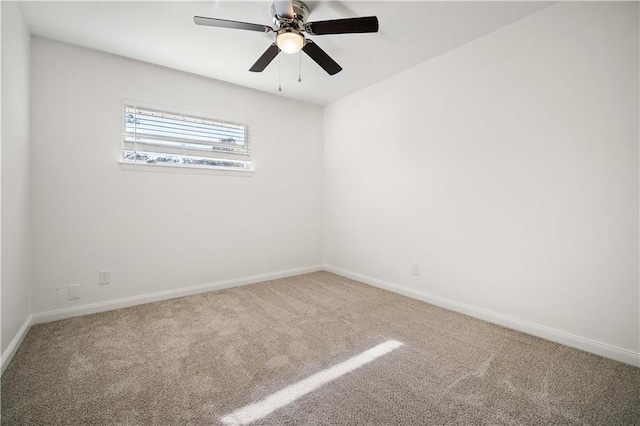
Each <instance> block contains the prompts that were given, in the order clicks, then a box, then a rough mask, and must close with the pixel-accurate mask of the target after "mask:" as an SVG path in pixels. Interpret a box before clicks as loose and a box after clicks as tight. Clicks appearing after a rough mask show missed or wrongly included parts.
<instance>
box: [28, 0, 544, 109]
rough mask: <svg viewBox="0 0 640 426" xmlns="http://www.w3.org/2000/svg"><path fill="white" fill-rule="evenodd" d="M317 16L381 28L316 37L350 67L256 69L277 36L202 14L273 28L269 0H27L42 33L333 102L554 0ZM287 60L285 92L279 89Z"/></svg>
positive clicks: (338, 7)
mask: <svg viewBox="0 0 640 426" xmlns="http://www.w3.org/2000/svg"><path fill="white" fill-rule="evenodd" d="M306 3H307V5H308V6H309V9H310V11H311V12H310V17H309V21H319V20H325V19H336V18H347V17H354V16H369V15H376V16H377V17H378V19H379V22H380V32H378V33H375V34H345V35H325V36H317V37H312V38H313V40H314V41H316V42H317V43H318V45H319V46H320V47H321V48H322V49H324V50H325V51H326V52H327V53H328V54H329V55H331V56H332V57H333V58H334V60H336V62H338V63H339V64H340V65H341V66H342V67H343V71H342V72H340V73H338V74H336V75H335V76H329V75H327V74H326V73H325V72H324V71H323V70H322V69H321V68H320V67H319V66H317V65H316V64H315V63H314V62H313V61H311V59H310V58H308V57H307V56H306V55H302V82H301V83H298V82H297V79H298V65H299V55H298V54H296V55H287V54H284V53H281V54H280V55H279V56H278V58H276V59H275V60H274V61H273V62H272V63H271V64H270V65H269V66H268V67H267V69H266V70H265V71H264V72H262V73H252V72H249V71H248V69H249V68H250V67H251V65H252V64H253V63H254V62H255V61H256V60H257V59H258V57H259V56H260V55H261V54H262V52H263V51H264V50H265V49H266V48H267V47H268V46H269V45H270V43H271V42H272V39H273V35H272V34H271V35H270V34H262V33H257V32H252V31H241V30H230V29H224V28H213V27H202V26H197V25H195V24H194V23H193V16H194V15H202V16H210V17H216V18H223V19H231V20H239V21H246V22H254V23H259V24H266V25H271V24H272V21H271V17H270V14H269V6H270V4H271V2H269V1H258V2H237V1H233V2H229V1H210V2H166V1H160V2H148V1H147V2H96V1H90V2H79V1H74V2H51V1H48V2H22V3H20V9H21V10H22V12H23V14H24V17H25V20H26V22H27V24H28V26H29V28H30V29H31V32H32V33H33V34H35V35H38V36H41V37H46V38H50V39H54V40H59V41H63V42H66V43H71V44H76V45H79V46H85V47H89V48H92V49H97V50H102V51H105V52H109V53H114V54H117V55H122V56H126V57H129V58H134V59H138V60H142V61H146V62H151V63H154V64H158V65H163V66H166V67H170V68H174V69H178V70H182V71H187V72H191V73H194V74H200V75H203V76H207V77H212V78H215V79H218V80H223V81H226V82H230V83H235V84H239V85H242V86H246V87H251V88H254V89H258V90H262V91H265V92H270V93H274V94H279V95H281V96H285V97H289V98H293V99H298V100H302V101H306V102H311V103H315V104H321V105H324V104H328V103H330V102H332V101H334V100H336V99H339V98H341V97H344V96H346V95H349V94H350V93H353V92H355V91H357V90H360V89H362V88H364V87H366V86H369V85H371V84H373V83H376V82H378V81H380V80H382V79H384V78H386V77H389V76H391V75H393V74H396V73H398V72H400V71H403V70H405V69H407V68H410V67H412V66H414V65H417V64H419V63H421V62H424V61H426V60H428V59H431V58H434V57H436V56H438V55H440V54H442V53H444V52H446V51H448V50H451V49H453V48H455V47H457V46H460V45H462V44H464V43H467V42H469V41H471V40H474V39H476V38H478V37H480V36H482V35H484V34H487V33H489V32H491V31H494V30H496V29H498V28H501V27H503V26H505V25H508V24H510V23H512V22H514V21H516V20H518V19H521V18H523V17H525V16H527V15H530V14H532V13H535V12H536V11H538V10H540V9H542V8H544V7H546V6H548V5H549V4H550V3H547V2H416V1H413V2H399V1H354V2H349V1H308V2H306ZM278 59H280V67H281V73H282V92H280V93H279V92H278Z"/></svg>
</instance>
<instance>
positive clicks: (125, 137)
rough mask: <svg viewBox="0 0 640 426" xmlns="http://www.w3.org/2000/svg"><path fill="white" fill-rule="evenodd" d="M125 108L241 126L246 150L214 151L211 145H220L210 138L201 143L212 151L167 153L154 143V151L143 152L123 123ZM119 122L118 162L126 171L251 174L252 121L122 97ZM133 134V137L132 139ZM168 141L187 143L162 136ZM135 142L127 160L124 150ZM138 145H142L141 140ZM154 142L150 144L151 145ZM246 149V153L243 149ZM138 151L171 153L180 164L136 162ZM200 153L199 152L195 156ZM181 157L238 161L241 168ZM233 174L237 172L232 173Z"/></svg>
mask: <svg viewBox="0 0 640 426" xmlns="http://www.w3.org/2000/svg"><path fill="white" fill-rule="evenodd" d="M128 108H135V109H141V110H143V111H153V112H157V113H159V114H167V115H168V116H183V117H185V118H187V119H188V121H191V120H203V121H205V122H206V121H208V122H215V123H221V124H229V125H231V126H234V127H237V126H241V127H243V129H244V141H245V146H246V150H239V151H238V152H230V153H226V152H221V151H217V150H215V148H213V147H214V146H217V147H221V146H222V145H221V144H214V143H211V142H210V141H207V142H203V143H202V146H207V145H208V146H212V151H203V153H200V152H199V151H200V150H201V149H202V148H198V149H189V148H177V147H175V146H174V147H168V148H167V152H162V151H160V149H159V148H158V147H157V146H156V147H155V151H153V152H146V151H144V149H138V146H137V143H136V141H138V140H140V139H139V138H138V137H137V135H134V134H133V133H132V132H128V131H127V123H126V115H127V109H128ZM120 118H121V120H122V121H121V123H122V140H121V144H122V146H121V152H120V165H121V166H122V168H123V169H125V170H136V169H141V170H152V171H174V172H180V170H182V171H188V170H187V169H192V170H194V171H214V172H215V171H221V172H223V173H224V174H228V173H230V172H237V173H239V174H247V173H249V174H251V173H253V171H254V167H253V161H252V154H251V150H252V146H251V142H252V141H251V127H252V126H251V124H250V123H249V122H248V121H247V120H233V121H232V120H227V119H220V118H213V117H209V116H207V115H206V114H202V113H194V112H191V111H184V110H180V109H178V108H173V107H167V106H161V105H154V104H149V103H146V102H140V101H136V100H131V99H125V98H123V99H122V104H121V115H120ZM132 136H133V139H132ZM164 140H167V141H168V142H169V143H181V142H189V141H184V140H182V139H180V138H179V137H176V138H175V140H172V139H171V138H166V137H165V138H164ZM132 145H134V146H135V148H134V150H133V152H134V159H133V160H130V159H127V158H126V157H125V152H132V148H131V146H132ZM140 145H144V143H141V144H140ZM152 145H153V144H152ZM191 145H197V143H191ZM183 146H184V145H183ZM242 151H246V152H242ZM204 152H207V153H209V154H208V155H204ZM138 154H150V155H157V156H165V157H168V156H171V157H174V158H176V159H179V160H180V163H170V162H166V163H164V162H146V161H137V159H138ZM197 154H200V155H197ZM184 158H191V159H194V160H196V161H197V160H209V159H210V160H220V161H228V162H233V163H237V164H242V167H236V166H218V165H206V164H188V163H184V162H182V161H183V159H184ZM231 174H236V173H231Z"/></svg>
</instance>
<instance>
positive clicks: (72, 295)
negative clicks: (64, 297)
mask: <svg viewBox="0 0 640 426" xmlns="http://www.w3.org/2000/svg"><path fill="white" fill-rule="evenodd" d="M80 285H81V284H71V285H69V295H68V296H69V300H77V299H80Z"/></svg>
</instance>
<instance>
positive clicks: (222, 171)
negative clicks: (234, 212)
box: [119, 161, 253, 177]
mask: <svg viewBox="0 0 640 426" xmlns="http://www.w3.org/2000/svg"><path fill="white" fill-rule="evenodd" d="M119 164H120V168H121V169H122V170H125V171H138V172H154V173H186V174H213V175H224V176H244V177H251V176H253V169H250V170H247V169H232V168H226V167H211V166H184V165H181V164H148V163H128V162H124V161H120V162H119Z"/></svg>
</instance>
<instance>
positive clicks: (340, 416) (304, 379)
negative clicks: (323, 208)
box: [1, 272, 640, 425]
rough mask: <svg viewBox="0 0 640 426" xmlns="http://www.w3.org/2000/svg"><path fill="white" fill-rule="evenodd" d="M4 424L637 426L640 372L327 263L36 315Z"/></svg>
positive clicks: (5, 393) (11, 378) (14, 371)
mask: <svg viewBox="0 0 640 426" xmlns="http://www.w3.org/2000/svg"><path fill="white" fill-rule="evenodd" d="M1 387H2V389H1V390H2V394H1V399H2V415H1V416H2V424H3V425H4V424H6V425H58V424H60V425H63V424H64V425H103V424H104V425H106V424H109V425H110V424H122V425H217V424H224V425H232V424H249V423H251V424H256V425H444V424H455V425H481V424H491V425H523V424H524V425H543V424H544V425H549V424H556V425H574V424H575V425H584V424H593V425H633V424H635V425H638V424H640V369H638V368H636V367H632V366H629V365H625V364H623V363H619V362H616V361H612V360H609V359H605V358H602V357H598V356H596V355H592V354H589V353H586V352H582V351H579V350H576V349H572V348H569V347H566V346H563V345H559V344H556V343H552V342H549V341H546V340H543V339H539V338H536V337H533V336H529V335H526V334H523V333H519V332H516V331H513V330H509V329H506V328H503V327H499V326H496V325H492V324H489V323H487V322H484V321H480V320H476V319H474V318H470V317H467V316H465V315H461V314H458V313H455V312H451V311H447V310H445V309H441V308H438V307H435V306H432V305H429V304H426V303H423V302H420V301H417V300H413V299H410V298H407V297H403V296H400V295H396V294H393V293H390V292H387V291H384V290H380V289H377V288H374V287H370V286H367V285H364V284H362V283H359V282H356V281H353V280H349V279H346V278H342V277H339V276H336V275H333V274H330V273H327V272H317V273H313V274H307V275H301V276H297V277H291V278H286V279H280V280H274V281H269V282H264V283H259V284H254V285H249V286H244V287H238V288H233V289H228V290H222V291H217V292H211V293H206V294H200V295H195V296H189V297H184V298H180V299H173V300H167V301H162V302H157V303H150V304H146V305H140V306H135V307H131V308H126V309H120V310H116V311H111V312H105V313H100V314H94V315H88V316H84V317H78V318H71V319H67V320H62V321H57V322H52V323H48V324H40V325H34V326H33V327H32V328H31V330H30V331H29V333H28V334H27V336H26V338H25V340H24V342H23V343H22V345H21V346H20V348H19V349H18V351H17V353H16V355H15V357H14V359H13V361H12V362H11V365H10V366H9V367H8V369H7V370H6V372H5V374H4V375H3V377H2V386H1Z"/></svg>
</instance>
